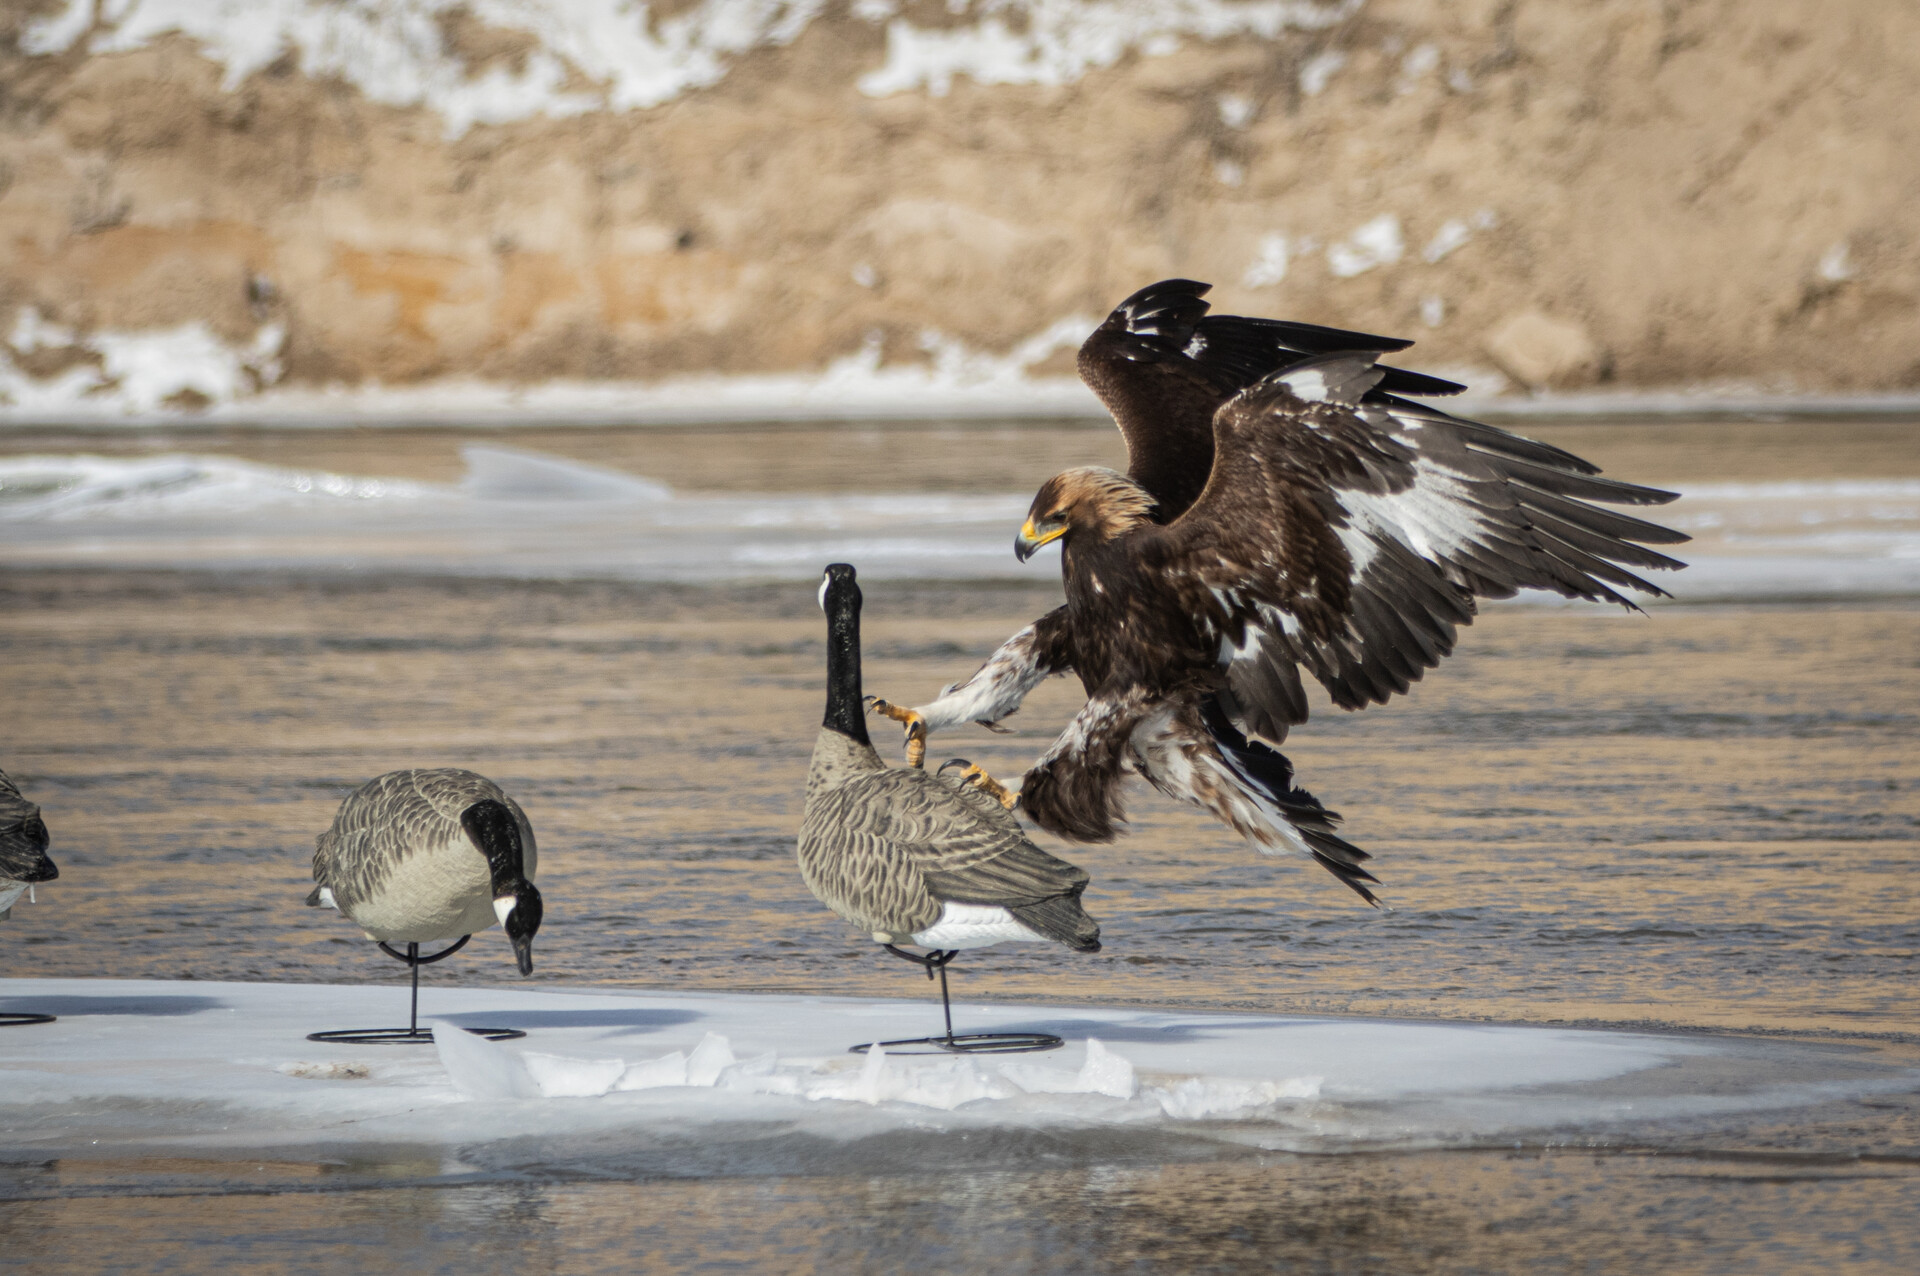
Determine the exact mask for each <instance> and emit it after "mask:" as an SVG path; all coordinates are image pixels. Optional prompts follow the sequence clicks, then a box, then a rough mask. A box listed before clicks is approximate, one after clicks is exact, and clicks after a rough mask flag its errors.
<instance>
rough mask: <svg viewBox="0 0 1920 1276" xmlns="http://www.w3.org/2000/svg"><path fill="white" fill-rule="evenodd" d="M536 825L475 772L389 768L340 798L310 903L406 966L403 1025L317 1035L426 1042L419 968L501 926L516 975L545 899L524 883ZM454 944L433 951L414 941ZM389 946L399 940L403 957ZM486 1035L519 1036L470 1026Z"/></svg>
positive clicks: (316, 1037) (318, 852)
mask: <svg viewBox="0 0 1920 1276" xmlns="http://www.w3.org/2000/svg"><path fill="white" fill-rule="evenodd" d="M536 858H537V855H536V850H535V846H534V839H533V826H532V825H531V824H529V823H528V822H527V816H526V812H524V811H522V810H521V809H520V804H519V803H517V802H515V801H514V800H513V799H512V798H510V797H508V796H507V795H506V794H505V793H504V792H503V791H501V788H500V786H499V785H497V784H495V783H494V782H493V781H492V780H489V779H487V778H486V777H485V776H483V775H475V774H474V773H473V772H472V771H462V770H458V769H454V768H446V769H442V770H409V771H391V772H388V773H387V774H386V775H383V776H379V777H378V778H376V779H372V780H369V781H367V782H366V783H365V784H363V785H361V786H360V787H359V788H358V789H355V790H354V791H353V792H352V793H350V794H348V795H347V798H346V800H345V801H344V802H342V803H341V804H340V810H339V812H338V813H337V814H336V815H335V816H334V817H333V827H332V828H330V829H328V830H327V831H326V832H325V833H322V834H321V835H320V837H319V840H318V842H317V843H316V845H315V849H314V852H313V880H314V881H315V882H317V883H319V885H317V886H315V887H314V889H313V893H312V894H310V895H308V896H307V905H308V907H310V908H321V907H326V908H336V909H338V910H339V911H340V912H342V913H344V914H345V915H346V916H347V917H348V918H349V919H350V920H352V921H353V922H355V923H357V924H358V925H359V926H360V928H361V929H362V930H364V931H365V932H366V934H367V938H368V939H371V940H373V941H375V942H376V943H378V944H379V945H380V948H381V950H382V951H383V952H385V953H386V954H387V955H388V956H390V957H395V958H397V959H399V960H401V961H404V962H406V963H407V965H408V966H410V967H411V968H412V970H413V1012H412V1015H411V1016H410V1020H409V1024H408V1026H407V1027H406V1028H372V1029H342V1030H339V1031H334V1032H316V1033H312V1034H310V1035H309V1038H308V1039H309V1040H313V1041H333V1042H347V1043H352V1044H374V1043H378V1042H389V1041H391V1042H402V1043H404V1042H412V1041H428V1040H431V1039H432V1034H431V1033H430V1032H425V1031H422V1030H421V1028H420V1026H419V1010H420V967H422V966H424V965H427V964H429V963H431V962H436V961H440V960H441V959H443V958H446V957H451V956H452V955H453V954H454V953H456V952H458V951H460V949H462V948H464V947H465V946H466V944H467V941H468V940H469V939H471V938H472V937H473V936H474V935H475V934H476V933H478V932H479V931H482V930H485V929H487V928H488V927H489V926H492V925H493V924H494V923H495V922H496V921H498V922H499V923H500V925H501V927H502V928H503V929H504V930H505V931H506V932H507V938H508V939H509V940H510V941H511V942H512V944H513V955H514V959H515V961H516V962H517V963H518V964H519V967H520V973H521V974H522V975H530V974H532V973H533V936H534V933H535V932H536V931H538V930H539V929H540V918H541V916H542V914H543V912H544V906H543V905H542V903H541V900H540V892H539V891H538V890H536V889H535V888H534V885H533V882H532V881H531V880H529V879H531V878H532V876H533V873H534V868H535V863H536ZM441 939H451V940H454V941H455V942H454V943H453V944H452V945H451V946H449V947H447V948H445V949H443V950H441V951H440V952H437V953H434V954H432V955H430V956H426V957H422V956H421V955H420V945H421V944H423V943H427V942H430V941H433V940H441ZM390 941H399V942H404V943H405V944H406V946H407V948H406V951H405V952H404V953H403V952H401V951H399V950H398V949H396V948H394V947H392V946H391V943H390ZM468 1031H470V1032H475V1033H478V1034H479V1035H481V1036H485V1037H487V1038H489V1039H490V1040H495V1041H503V1040H508V1039H510V1038H513V1037H520V1036H525V1035H526V1034H524V1033H522V1032H518V1031H516V1030H514V1029H510V1028H472V1029H469V1030H468Z"/></svg>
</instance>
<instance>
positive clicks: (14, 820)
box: [0, 771, 60, 1028]
mask: <svg viewBox="0 0 1920 1276" xmlns="http://www.w3.org/2000/svg"><path fill="white" fill-rule="evenodd" d="M58 876H60V870H59V869H57V868H55V867H54V865H53V861H52V860H50V859H48V858H47V824H46V821H45V820H42V819H41V818H40V808H39V807H37V806H35V805H34V804H33V803H31V802H29V801H27V799H25V798H24V797H21V796H20V787H19V786H18V785H17V784H15V783H14V782H13V779H12V777H10V776H9V775H8V774H7V773H6V772H5V771H0V921H5V920H6V919H7V918H8V917H11V916H12V915H13V903H14V901H15V900H17V899H19V898H20V897H21V896H22V895H26V896H27V898H28V899H32V898H33V896H32V894H31V892H32V890H33V888H34V886H35V884H36V883H39V882H51V881H52V880H53V879H54V878H56V877H58ZM53 1021H54V1016H52V1015H42V1014H28V1013H26V1012H24V1011H5V1012H0V1028H19V1027H24V1026H25V1025H27V1024H32V1023H52V1022H53Z"/></svg>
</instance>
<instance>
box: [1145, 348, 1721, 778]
mask: <svg viewBox="0 0 1920 1276" xmlns="http://www.w3.org/2000/svg"><path fill="white" fill-rule="evenodd" d="M1380 376H1381V372H1380V369H1379V368H1378V367H1377V365H1376V364H1375V363H1374V355H1373V353H1372V352H1371V351H1364V350H1363V351H1359V352H1343V353H1338V354H1332V355H1325V356H1321V357H1317V358H1314V359H1309V360H1305V361H1303V362H1300V363H1296V364H1294V365H1293V366H1291V367H1289V368H1286V369H1282V370H1281V371H1278V372H1275V373H1273V374H1271V375H1269V376H1267V377H1266V378H1264V379H1262V380H1261V381H1260V382H1258V383H1256V384H1255V385H1252V386H1249V387H1248V388H1247V389H1245V390H1242V391H1241V392H1240V393H1239V394H1237V395H1235V396H1234V397H1233V398H1232V399H1230V400H1229V401H1228V402H1227V403H1225V404H1224V405H1222V407H1221V408H1220V410H1219V412H1218V413H1216V414H1215V417H1214V432H1215V444H1214V464H1213V470H1212V472H1211V474H1210V476H1209V478H1208V483H1207V487H1206V488H1205V490H1204V491H1203V492H1202V494H1201V496H1200V498H1199V500H1198V501H1196V502H1195V504H1194V505H1193V506H1192V508H1191V509H1189V510H1188V512H1187V513H1186V514H1184V515H1182V516H1181V517H1180V518H1179V519H1177V520H1175V522H1174V523H1173V524H1172V525H1170V526H1169V527H1168V528H1167V529H1166V531H1165V533H1164V537H1165V539H1166V542H1167V544H1168V547H1169V548H1168V549H1167V551H1165V553H1166V557H1167V560H1168V562H1167V566H1168V568H1169V569H1170V570H1173V571H1175V572H1185V573H1188V574H1190V576H1191V578H1192V580H1193V582H1194V583H1193V586H1191V587H1189V589H1188V590H1187V597H1188V598H1189V600H1190V603H1191V610H1192V611H1193V614H1195V615H1197V616H1200V617H1202V618H1204V619H1205V620H1207V621H1209V622H1211V623H1213V624H1215V625H1217V626H1218V627H1219V630H1220V634H1221V636H1222V638H1223V641H1224V644H1225V651H1224V652H1223V655H1224V657H1225V658H1226V662H1227V666H1228V669H1227V682H1228V688H1229V691H1230V693H1231V700H1232V705H1231V707H1232V708H1234V709H1237V710H1238V711H1239V712H1238V714H1237V716H1238V717H1240V719H1241V720H1242V721H1243V722H1244V723H1245V724H1246V725H1247V726H1248V728H1249V729H1250V730H1252V731H1253V732H1254V733H1255V734H1257V735H1260V736H1263V737H1266V738H1267V739H1270V740H1274V741H1276V742H1277V741H1278V740H1281V739H1284V738H1285V734H1286V729H1287V728H1288V727H1289V726H1291V725H1293V724H1294V723H1298V722H1302V721H1305V719H1306V705H1305V702H1304V698H1303V697H1301V696H1298V695H1296V694H1294V691H1293V686H1292V684H1289V683H1288V681H1287V674H1286V667H1287V666H1289V665H1297V666H1299V667H1300V668H1304V669H1306V670H1307V671H1308V672H1309V673H1310V674H1312V676H1313V677H1314V678H1315V679H1317V680H1318V681H1319V682H1320V683H1321V684H1322V685H1324V686H1325V687H1326V688H1327V690H1328V692H1329V693H1330V694H1331V696H1332V698H1333V701H1334V703H1335V704H1338V705H1340V706H1341V707H1342V708H1348V709H1359V708H1363V707H1365V706H1366V705H1369V704H1376V703H1385V702H1386V701H1387V700H1388V699H1390V698H1391V697H1392V696H1393V695H1395V694H1398V693H1403V692H1405V691H1406V690H1407V689H1408V688H1409V687H1410V686H1411V685H1412V683H1414V682H1415V681H1417V680H1418V679H1419V678H1420V677H1421V676H1422V675H1423V674H1424V673H1425V671H1426V670H1428V669H1431V668H1433V667H1434V666H1435V665H1437V664H1438V663H1439V662H1440V660H1441V659H1443V658H1444V657H1445V656H1446V655H1447V654H1448V653H1450V652H1451V651H1452V650H1453V645H1454V642H1455V639H1456V637H1457V632H1458V629H1459V627H1460V626H1462V625H1466V624H1470V623H1471V622H1472V620H1473V617H1474V615H1475V614H1476V611H1477V600H1478V599H1481V598H1507V597H1511V596H1512V595H1513V594H1515V593H1516V592H1518V591H1519V590H1521V589H1545V590H1551V591H1553V592H1555V593H1558V594H1561V595H1562V596H1564V597H1568V598H1581V599H1588V600H1592V601H1605V602H1612V603H1618V604H1620V605H1622V606H1626V607H1633V606H1634V604H1633V603H1632V601H1631V600H1630V599H1628V598H1627V597H1626V596H1625V595H1624V594H1623V593H1622V592H1620V591H1621V590H1638V591H1640V592H1643V593H1647V594H1651V595H1664V592H1665V591H1663V590H1661V589H1660V588H1659V587H1658V586H1656V585H1654V584H1652V583H1651V582H1649V581H1647V580H1645V579H1644V578H1642V577H1640V576H1638V575H1636V574H1635V573H1633V572H1632V571H1629V570H1627V566H1629V565H1630V566H1633V567H1642V568H1677V567H1680V566H1682V564H1681V563H1679V562H1678V561H1676V560H1675V559H1672V558H1670V557H1668V556H1666V555H1665V554H1662V553H1660V552H1658V551H1656V550H1653V549H1649V548H1648V547H1647V546H1648V545H1649V544H1676V543H1679V542H1681V541H1684V540H1686V539H1687V538H1686V536H1685V535H1683V534H1682V533H1679V532H1675V531H1673V530H1671V529H1669V528H1665V527H1661V526H1660V525H1658V524H1656V523H1651V522H1648V521H1646V520H1644V519H1640V518H1635V517H1632V516H1630V515H1626V514H1622V513H1619V512H1617V511H1614V510H1609V509H1603V508H1601V507H1600V506H1598V505H1595V504H1592V503H1590V502H1593V501H1605V502H1608V503H1610V504H1632V505H1653V504H1660V503H1663V502H1665V501H1669V500H1672V499H1673V497H1674V495H1675V494H1674V493H1671V492H1663V491H1660V490H1658V489H1655V488H1648V487H1640V486H1637V485H1634V484H1630V483H1621V482H1618V481H1616V480H1612V479H1602V478H1599V477H1597V470H1596V468H1595V467H1594V466H1592V465H1590V464H1588V463H1587V462H1585V461H1582V460H1580V459H1579V458H1577V457H1574V456H1572V455H1571V454H1569V453H1565V452H1562V451H1561V450H1560V449H1558V448H1554V447H1552V446H1550V445H1547V444H1541V443H1536V442H1534V441H1532V440H1529V439H1521V438H1519V437H1517V436H1514V435H1510V434H1507V433H1506V432H1505V431H1502V430H1497V429H1495V428H1494V427H1492V426H1487V425H1483V424H1481V423H1478V422H1472V421H1462V420H1459V419H1457V418H1455V417H1452V416H1449V415H1448V414H1446V413H1444V412H1440V411H1437V410H1435V409H1433V408H1429V407H1425V406H1422V405H1417V404H1411V403H1408V402H1406V401H1405V400H1402V399H1398V398H1397V397H1396V396H1392V395H1385V396H1382V395H1378V394H1376V393H1375V386H1376V385H1377V383H1378V382H1379V380H1380ZM1296 681H1297V678H1296Z"/></svg>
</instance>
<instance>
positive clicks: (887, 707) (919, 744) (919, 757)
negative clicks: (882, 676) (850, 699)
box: [867, 696, 927, 767]
mask: <svg viewBox="0 0 1920 1276" xmlns="http://www.w3.org/2000/svg"><path fill="white" fill-rule="evenodd" d="M867 712H868V713H877V714H879V715H880V716H881V717H883V718H892V719H893V720H894V721H895V722H900V723H904V724H905V725H906V734H907V765H908V766H910V767H924V766H925V765H926V764H927V722H926V719H925V718H922V717H921V716H920V715H919V714H918V713H916V712H914V711H913V710H912V709H908V708H906V707H904V706H902V705H897V704H894V703H892V702H890V701H887V700H882V699H881V698H880V697H879V696H868V697H867Z"/></svg>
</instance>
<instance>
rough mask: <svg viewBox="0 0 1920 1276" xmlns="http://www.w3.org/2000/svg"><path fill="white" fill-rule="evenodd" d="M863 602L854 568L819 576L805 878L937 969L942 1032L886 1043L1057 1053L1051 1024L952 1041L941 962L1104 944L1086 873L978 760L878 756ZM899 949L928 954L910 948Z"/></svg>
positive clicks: (823, 897)
mask: <svg viewBox="0 0 1920 1276" xmlns="http://www.w3.org/2000/svg"><path fill="white" fill-rule="evenodd" d="M860 603H861V597H860V587H859V585H858V584H857V583H855V576H854V569H853V568H852V567H850V566H848V565H846V564H845V563H835V564H834V565H832V566H830V567H828V568H827V570H826V573H825V577H824V579H823V580H822V582H821V585H820V606H821V608H822V610H824V611H825V612H826V613H827V711H826V717H825V720H824V721H823V722H822V724H821V727H820V734H819V735H818V736H817V737H816V738H815V740H814V746H813V762H812V765H811V767H810V768H809V769H808V771H807V797H806V814H805V816H804V818H803V819H802V821H801V826H800V843H799V860H800V876H801V877H802V878H803V879H804V880H805V881H806V883H807V889H809V890H811V891H812V892H813V894H814V896H815V898H817V899H819V900H820V902H821V903H823V904H825V905H826V906H827V907H828V908H831V909H832V910H833V911H834V912H835V913H837V914H839V915H840V916H841V917H842V918H843V919H845V920H846V921H847V922H849V923H850V924H852V925H853V927H854V928H855V929H857V930H859V931H860V932H861V933H862V934H865V935H867V936H869V937H871V938H872V939H873V940H874V942H876V943H879V944H882V945H884V946H885V947H886V948H887V950H888V951H889V952H892V953H893V954H894V955H896V956H899V957H904V958H907V959H908V960H910V961H915V962H918V963H920V964H921V965H922V966H923V967H924V968H925V969H926V971H927V977H928V978H929V979H931V978H933V976H934V974H935V972H938V973H939V976H940V1000H941V1005H942V1008H943V1009H944V1011H945V1013H946V1023H947V1031H946V1035H945V1036H944V1037H939V1038H925V1039H917V1040H915V1041H912V1042H883V1043H881V1044H883V1045H888V1046H895V1045H919V1044H925V1045H933V1046H936V1047H938V1048H940V1049H944V1050H955V1051H987V1052H994V1053H1001V1052H1009V1051H1016V1050H1036V1049H1051V1048H1053V1047H1054V1046H1057V1045H1058V1044H1059V1043H1060V1042H1059V1038H1057V1037H1052V1036H1050V1035H1048V1034H995V1033H970V1034H963V1035H962V1036H959V1037H956V1036H955V1035H954V1032H953V1011H952V1003H951V1001H950V1000H949V999H948V996H947V982H946V967H947V964H948V963H949V962H951V961H952V960H953V959H954V958H955V957H956V956H958V955H959V953H960V952H961V951H962V950H964V949H968V948H984V947H986V946H988V945H990V944H999V943H1006V942H1009V941H1013V942H1019V941H1031V942H1047V941H1052V942H1055V943H1061V944H1065V945H1066V946H1067V947H1069V948H1071V949H1073V950H1074V951H1075V952H1084V953H1091V952H1098V951H1099V949H1100V927H1099V925H1098V924H1097V923H1096V922H1095V921H1094V920H1093V918H1091V917H1089V916H1087V913H1086V910H1085V909H1083V908H1082V907H1081V906H1080V895H1081V892H1083V891H1085V890H1086V888H1087V882H1088V880H1089V879H1088V877H1087V874H1086V873H1085V872H1083V871H1082V870H1080V869H1078V868H1076V867H1074V866H1073V865H1072V864H1069V863H1067V862H1065V861H1064V860H1059V859H1056V858H1054V857H1053V856H1051V855H1049V854H1047V853H1046V852H1045V851H1043V850H1041V849H1040V848H1039V847H1038V846H1035V845H1034V844H1033V842H1032V841H1031V840H1029V839H1028V838H1027V836H1026V835H1025V834H1024V833H1022V832H1021V831H1020V826H1019V823H1018V822H1017V821H1016V820H1015V819H1014V817H1013V814H1012V813H1011V812H1010V811H1008V810H1007V809H1006V807H1005V806H1003V805H1002V804H1001V803H999V802H997V801H995V800H994V799H993V798H992V797H990V796H988V795H987V794H986V793H985V792H983V791H981V790H980V789H979V788H978V787H977V786H975V785H973V784H972V783H971V782H970V781H971V778H972V776H973V775H974V774H976V773H977V768H973V767H970V766H969V767H967V769H966V773H965V774H963V775H962V776H960V777H958V778H955V779H953V780H949V779H947V778H945V777H944V775H931V774H928V773H927V772H926V771H924V770H920V769H917V768H911V767H908V768H897V769H896V768H889V767H888V766H887V765H886V763H885V762H883V761H881V759H880V755H879V754H878V753H876V752H875V751H874V748H873V743H872V741H871V740H870V739H869V738H868V736H867V725H866V717H865V708H864V705H863V704H862V702H861V698H860ZM943 771H944V768H943ZM901 945H914V946H917V947H919V948H924V949H926V950H928V951H927V953H926V955H924V956H920V955H916V954H911V953H907V952H905V951H903V950H902V948H901ZM855 1048H856V1049H865V1048H866V1047H864V1046H861V1047H855Z"/></svg>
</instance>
